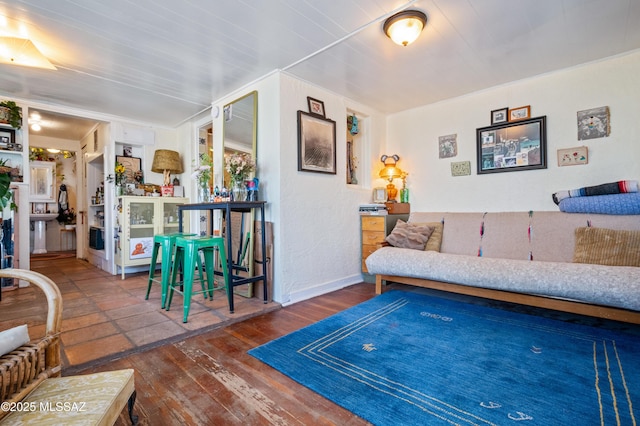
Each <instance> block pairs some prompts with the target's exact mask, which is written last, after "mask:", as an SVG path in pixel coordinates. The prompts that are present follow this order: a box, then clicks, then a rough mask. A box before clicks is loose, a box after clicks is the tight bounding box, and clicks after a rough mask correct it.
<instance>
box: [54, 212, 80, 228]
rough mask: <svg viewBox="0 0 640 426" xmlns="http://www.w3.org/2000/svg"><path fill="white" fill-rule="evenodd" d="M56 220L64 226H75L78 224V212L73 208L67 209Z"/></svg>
mask: <svg viewBox="0 0 640 426" xmlns="http://www.w3.org/2000/svg"><path fill="white" fill-rule="evenodd" d="M56 219H57V221H58V223H61V224H63V225H73V224H75V223H76V212H75V210H73V208H70V209H66V210H64V211H63V212H62V213H60V214H59V215H58V217H57V218H56Z"/></svg>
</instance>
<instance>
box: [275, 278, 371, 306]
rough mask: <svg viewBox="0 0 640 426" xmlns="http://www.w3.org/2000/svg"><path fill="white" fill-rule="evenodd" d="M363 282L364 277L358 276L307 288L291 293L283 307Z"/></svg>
mask: <svg viewBox="0 0 640 426" xmlns="http://www.w3.org/2000/svg"><path fill="white" fill-rule="evenodd" d="M361 282H362V275H360V274H356V275H351V276H348V277H344V278H340V279H339V280H336V281H330V282H327V283H323V284H320V285H317V286H315V287H311V288H305V289H304V290H300V291H295V292H293V293H289V297H288V300H286V301H284V302H281V303H282V306H289V305H292V304H294V303H298V302H302V301H303V300H307V299H311V298H312V297H316V296H321V295H323V294H326V293H331V292H332V291H336V290H340V289H342V288H345V287H348V286H350V285H354V284H358V283H361Z"/></svg>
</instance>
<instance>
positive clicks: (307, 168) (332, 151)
mask: <svg viewBox="0 0 640 426" xmlns="http://www.w3.org/2000/svg"><path fill="white" fill-rule="evenodd" d="M298 171H304V172H316V173H330V174H334V175H335V174H336V122H335V121H333V120H329V119H327V118H322V117H319V116H318V115H314V114H310V113H307V112H304V111H298Z"/></svg>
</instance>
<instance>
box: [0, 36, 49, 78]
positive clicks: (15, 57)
mask: <svg viewBox="0 0 640 426" xmlns="http://www.w3.org/2000/svg"><path fill="white" fill-rule="evenodd" d="M0 63H3V64H12V65H22V66H25V67H34V68H45V69H49V70H55V69H57V68H56V67H55V66H54V65H53V64H52V63H51V62H49V60H48V59H47V58H46V56H44V55H43V54H42V53H41V52H40V51H39V50H38V48H37V47H36V46H35V45H34V44H33V42H32V41H31V40H29V39H26V38H19V37H0Z"/></svg>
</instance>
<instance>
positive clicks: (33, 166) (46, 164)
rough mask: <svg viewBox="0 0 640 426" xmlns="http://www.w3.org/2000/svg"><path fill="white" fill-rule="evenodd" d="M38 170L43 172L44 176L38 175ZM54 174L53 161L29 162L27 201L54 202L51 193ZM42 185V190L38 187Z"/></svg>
mask: <svg viewBox="0 0 640 426" xmlns="http://www.w3.org/2000/svg"><path fill="white" fill-rule="evenodd" d="M38 170H44V171H45V172H44V175H40V174H39V173H38ZM55 173H56V163H55V162H53V161H31V162H29V178H30V181H29V200H30V201H41V202H53V201H55V198H54V193H53V185H54V176H55ZM41 185H44V188H41V189H42V190H39V188H38V187H39V186H41Z"/></svg>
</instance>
